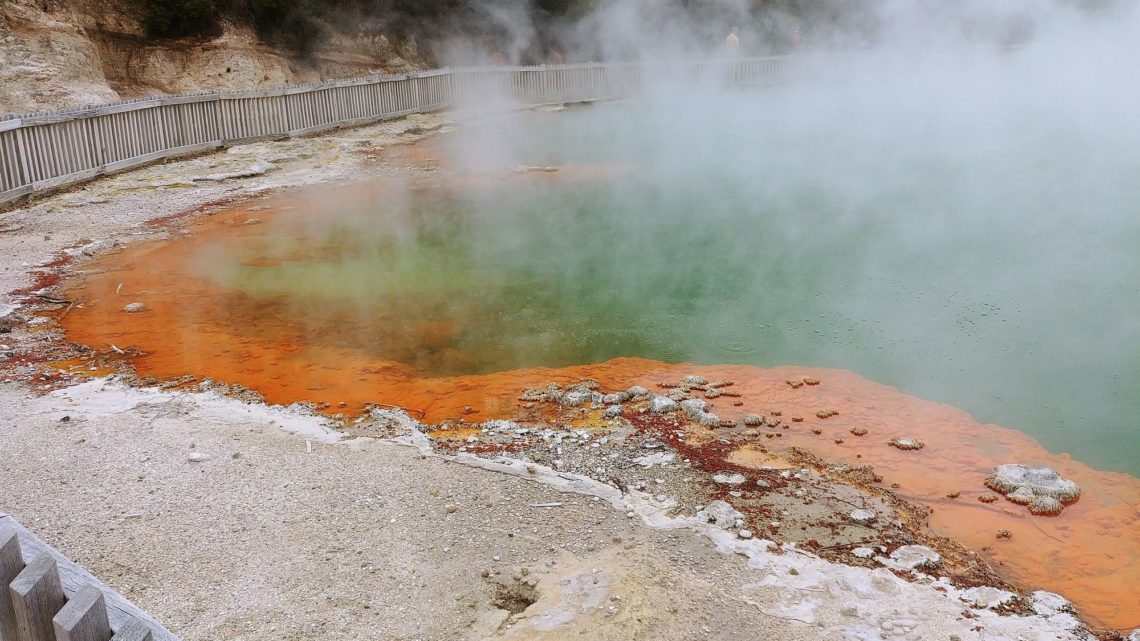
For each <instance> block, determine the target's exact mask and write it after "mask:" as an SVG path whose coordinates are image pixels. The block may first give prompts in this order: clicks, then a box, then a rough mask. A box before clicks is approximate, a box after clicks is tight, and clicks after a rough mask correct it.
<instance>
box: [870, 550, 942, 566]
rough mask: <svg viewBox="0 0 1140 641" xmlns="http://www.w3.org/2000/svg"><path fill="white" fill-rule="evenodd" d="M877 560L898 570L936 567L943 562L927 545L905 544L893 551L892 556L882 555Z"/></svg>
mask: <svg viewBox="0 0 1140 641" xmlns="http://www.w3.org/2000/svg"><path fill="white" fill-rule="evenodd" d="M875 560H876V561H878V562H879V563H882V564H883V565H885V566H887V567H889V568H894V569H896V570H918V569H923V568H936V567H938V566H939V565H941V564H942V557H940V556H938V553H937V552H935V551H934V550H931V549H930V548H928V547H926V546H925V545H904V546H901V547H899V548H898V549H897V550H895V551H894V552H891V555H890V558H886V557H881V556H880V557H875Z"/></svg>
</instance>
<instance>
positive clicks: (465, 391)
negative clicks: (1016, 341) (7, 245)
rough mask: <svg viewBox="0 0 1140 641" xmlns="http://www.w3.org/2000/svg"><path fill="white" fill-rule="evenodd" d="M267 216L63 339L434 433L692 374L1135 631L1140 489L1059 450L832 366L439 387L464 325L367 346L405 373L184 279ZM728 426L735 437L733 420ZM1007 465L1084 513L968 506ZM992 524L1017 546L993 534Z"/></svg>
mask: <svg viewBox="0 0 1140 641" xmlns="http://www.w3.org/2000/svg"><path fill="white" fill-rule="evenodd" d="M266 215H267V214H266V213H263V212H260V211H259V212H252V211H249V210H243V209H241V208H238V209H234V210H228V211H225V212H222V213H220V214H216V215H213V216H210V217H207V218H206V219H204V220H202V221H201V222H199V223H195V224H194V225H193V228H192V229H193V232H194V234H193V235H192V236H190V237H187V238H184V239H181V240H179V241H178V242H172V243H144V244H140V245H138V246H135V247H132V248H129V249H128V250H126V251H124V252H122V253H121V254H118V255H114V256H109V257H107V258H104V259H102V260H100V261H99V262H98V264H97V265H96V266H95V267H96V269H92V270H89V273H91V275H90V276H89V277H88V278H87V279H86V280H84V281H82V282H80V283H77V284H75V285H73V287H72V289H71V291H70V293H69V295H68V296H69V298H70V299H72V300H75V301H78V302H79V305H77V306H76V307H75V308H74V309H73V310H72V311H71V312H70V313H69V314H68V315H66V317H65V318H63V319H62V324H63V326H64V328H65V330H66V332H67V335H68V340H70V341H74V342H78V343H82V344H86V345H89V346H91V347H92V348H94V349H95V350H96V351H97V352H100V353H105V352H107V351H108V350H111V349H112V348H111V346H112V345H114V346H115V347H116V348H119V349H124V350H125V349H127V348H138V349H140V350H141V351H142V352H143V354H144V355H142V356H138V357H136V358H135V359H134V365H135V367H136V369H137V371H138V374H139V375H140V376H154V377H157V378H159V379H173V378H176V377H180V376H183V375H193V376H196V377H199V378H206V377H209V378H213V379H215V380H220V381H224V382H227V383H238V384H241V385H245V386H247V387H249V388H252V389H254V390H256V391H258V392H260V393H261V394H262V395H264V397H265V399H266V400H267V401H268V402H270V403H280V404H288V403H292V402H295V401H301V400H305V401H312V402H315V403H318V404H327V407H328V408H329V411H331V412H343V413H346V414H351V413H353V412H357V411H359V410H360V409H361V408H362V407H363V405H364V404H366V403H384V404H390V405H398V406H401V407H405V408H408V409H409V410H411V411H412V412H413V413H415V414H416V415H417V416H418V417H419V418H422V419H423V420H425V421H427V422H438V421H442V420H445V419H456V418H459V417H466V419H467V420H469V421H479V420H485V419H490V418H506V417H511V416H513V415H515V413H516V412H517V411H518V410H519V408H520V403H519V401H518V396H519V394H520V392H521V391H522V390H523V389H524V388H526V387H544V386H545V385H546V384H548V383H551V382H557V383H572V382H575V381H577V380H579V379H581V378H592V379H595V380H597V381H598V382H599V383H600V384H601V386H602V387H603V388H604V389H625V388H626V387H628V386H630V385H635V384H637V385H642V386H644V387H647V388H649V389H650V390H655V391H660V392H663V391H664V390H661V389H660V388H658V386H657V384H658V382H660V381H673V382H676V381H677V380H678V379H679V378H680V377H681V376H682V375H685V374H699V375H701V376H704V377H706V378H707V379H709V380H710V381H721V380H727V381H733V383H734V384H733V385H732V386H731V388H726V389H730V390H731V392H733V393H735V394H739V395H740V396H739V397H735V396H723V397H720V398H715V399H711V400H710V402H711V403H712V404H713V411H714V412H716V413H717V414H718V415H719V416H720V417H721V418H722V419H733V420H736V421H738V422H739V421H742V419H743V417H744V416H745V415H746V414H759V415H763V416H773V415H776V413H777V412H778V413H779V414H778V416H779V418H780V419H781V420H782V423H783V424H782V425H780V426H778V427H774V428H773V427H767V426H765V427H761V428H759V429H760V430H761V431H762V432H766V433H774V434H773V438H771V439H770V440H765V441H764V443H765V445H767V446H768V447H769V448H771V449H775V450H779V449H782V448H788V447H792V446H796V447H801V448H806V449H808V450H810V451H811V452H813V453H815V454H817V455H818V456H820V457H823V458H824V459H826V460H829V461H832V462H836V463H847V464H850V465H872V466H874V469H875V471H876V472H877V473H878V474H880V475H882V477H883V481H882V483H883V485H884V486H894V485H895V484H897V488H896V489H895V491H896V492H898V493H899V494H900V495H902V496H904V497H906V498H909V499H911V500H913V501H915V502H917V503H919V504H921V505H925V506H927V507H929V508H931V509H932V510H933V512H932V514H931V527H932V529H933V531H934V532H935V533H936V534H939V535H944V536H949V537H952V538H955V539H957V540H959V541H962V542H963V543H965V544H967V545H969V546H971V547H973V548H975V549H978V550H983V551H984V553H985V554H986V555H987V556H988V558H989V559H990V560H992V561H994V562H995V563H996V564H997V565H998V566H999V567H1001V568H1002V569H1003V570H1004V571H1005V572H1007V573H1008V575H1009V576H1010V578H1012V579H1013V580H1014V581H1017V582H1020V583H1021V584H1023V585H1024V586H1025V587H1026V588H1034V589H1037V588H1040V589H1045V590H1049V591H1053V592H1058V593H1061V594H1063V595H1065V596H1066V597H1067V598H1069V599H1071V600H1072V601H1073V602H1074V603H1075V604H1076V605H1077V606H1078V608H1079V609H1080V612H1081V614H1082V615H1083V616H1085V617H1086V618H1087V619H1088V620H1090V621H1091V622H1092V623H1094V624H1097V625H1101V626H1105V627H1111V628H1115V629H1124V630H1127V629H1131V628H1133V627H1137V626H1140V589H1138V587H1137V586H1140V512H1138V509H1140V480H1138V479H1136V478H1133V477H1130V476H1128V475H1125V474H1119V473H1108V472H1101V471H1097V470H1094V469H1091V468H1089V467H1087V466H1085V465H1083V464H1082V463H1080V462H1079V461H1075V460H1073V459H1072V458H1070V457H1069V456H1067V455H1065V454H1056V453H1052V452H1048V451H1046V450H1045V449H1044V448H1042V447H1041V445H1039V444H1038V443H1037V442H1036V441H1034V440H1033V439H1032V438H1030V437H1028V436H1026V435H1024V434H1022V433H1020V432H1017V431H1014V430H1011V429H1006V428H1003V427H999V426H996V425H982V424H979V423H977V422H975V421H974V420H972V419H971V418H970V417H969V416H968V415H967V414H966V413H965V412H963V411H960V410H957V409H955V408H953V407H949V406H946V405H941V404H938V403H934V402H930V401H926V400H922V399H918V398H914V397H911V396H908V395H906V394H903V393H901V392H899V391H898V390H896V389H894V388H891V387H887V386H884V385H880V384H877V383H874V382H871V381H868V380H865V379H863V378H861V377H859V376H857V375H856V374H853V373H851V372H847V371H840V370H828V369H811V368H802V367H792V366H785V367H776V368H772V369H760V368H757V367H751V366H716V365H714V366H701V365H688V364H680V365H667V364H663V363H660V362H657V361H650V360H644V359H637V358H619V359H614V360H611V361H608V362H605V363H600V364H592V365H582V366H575V367H566V368H560V369H549V368H533V369H522V370H513V371H506V372H500V373H495V374H485V375H469V376H455V377H445V378H440V377H435V378H432V377H430V376H427V375H425V374H423V372H424V371H429V370H430V369H431V367H430V365H431V363H432V359H457V358H462V357H463V355H461V354H450V353H448V350H449V349H450V348H449V345H450V343H451V341H450V337H451V335H452V334H453V333H454V332H455V331H456V330H455V328H454V327H452V326H450V325H448V324H447V323H441V322H433V321H431V320H428V319H424V320H414V319H409V320H408V321H407V323H409V324H410V325H411V326H412V327H411V329H412V330H413V331H403V332H393V333H390V334H383V333H381V334H378V335H377V336H375V337H373V340H375V341H391V342H392V343H393V344H391V345H388V346H387V349H385V350H383V351H382V352H381V353H394V354H405V353H406V354H408V355H409V357H414V358H418V359H420V361H419V362H418V363H417V365H419V366H413V365H409V364H406V362H401V361H398V360H383V359H378V358H376V357H374V356H370V355H369V354H366V353H364V352H363V351H361V350H359V349H357V348H354V347H353V346H352V342H351V341H349V340H344V338H345V337H344V336H339V335H338V332H337V331H335V330H331V331H329V332H328V333H326V334H321V335H312V334H311V333H306V331H305V330H304V325H303V324H302V323H298V322H296V319H295V317H294V316H293V314H295V313H296V307H295V306H293V307H284V306H279V305H277V304H275V301H273V300H261V301H250V300H246V299H245V297H244V295H243V294H241V293H239V292H232V291H225V290H221V289H218V288H216V287H215V286H214V285H212V284H211V283H210V282H209V281H208V280H207V279H205V278H199V277H196V276H194V275H193V270H191V269H189V266H190V264H191V261H192V260H194V259H195V257H196V256H198V254H199V251H200V250H201V249H202V247H203V246H204V245H205V243H207V242H210V241H211V240H212V241H213V242H219V241H218V236H219V235H225V236H228V237H237V236H239V235H242V234H256V233H258V227H259V226H258V225H255V224H243V223H246V222H247V221H250V220H251V219H260V218H262V217H263V216H266ZM221 242H224V241H221ZM293 258H294V257H289V256H284V257H280V256H275V257H273V258H272V259H270V258H266V259H265V260H267V261H268V260H289V259H293ZM295 258H296V259H301V260H303V259H305V257H295ZM92 272H93V273H92ZM133 302H142V303H144V304H145V305H146V309H145V310H144V311H141V312H136V313H128V312H126V311H124V307H125V306H126V305H127V304H129V303H133ZM370 353H372V354H374V353H377V351H375V350H373V351H371V352H370ZM424 359H426V360H424ZM407 362H410V361H407ZM805 378H808V379H818V384H798V385H793V384H795V383H796V382H802V381H803V380H804V379H805ZM812 383H816V381H812ZM737 402H739V403H741V404H740V405H739V406H738V405H735V403H737ZM825 416H826V418H823V417H825ZM795 419H800V420H795ZM700 429H704V428H700ZM733 429H745V428H744V426H743V425H742V424H741V425H740V426H739V427H737V428H733ZM775 433H778V434H779V437H778V438H776V437H775ZM901 438H907V439H917V440H918V441H921V442H923V444H924V447H922V448H921V449H912V450H903V449H899V448H896V447H892V446H890V445H888V442H889V441H891V440H892V439H901ZM752 458H755V457H752ZM734 460H739V461H740V462H741V463H742V464H747V461H748V460H752V459H751V458H750V457H749V455H748V453H747V452H745V453H741V455H740V456H739V457H737V458H736V459H734ZM755 460H757V461H760V460H761V459H755ZM1002 463H1025V464H1030V465H1036V466H1040V465H1047V466H1050V467H1052V468H1055V469H1056V470H1057V471H1058V472H1059V473H1060V474H1061V475H1062V476H1063V477H1065V478H1067V479H1071V480H1073V481H1076V482H1077V483H1078V484H1079V485H1080V487H1081V489H1082V494H1081V497H1080V500H1079V501H1077V502H1076V503H1075V504H1072V505H1070V506H1068V507H1067V508H1066V509H1065V510H1064V511H1063V512H1062V513H1061V514H1060V515H1059V516H1055V517H1044V516H1032V515H1030V514H1029V512H1028V510H1027V509H1026V508H1025V507H1023V506H1020V505H1016V504H1014V503H1012V502H1009V501H1007V500H1005V499H1004V498H1002V499H999V500H998V501H996V502H993V503H989V504H986V503H982V502H980V501H979V500H978V497H979V496H981V495H983V494H987V493H989V492H990V491H989V490H987V489H986V487H985V485H984V481H985V479H986V477H987V475H988V473H989V471H990V470H991V469H992V468H993V466H995V465H998V464H1002ZM948 495H949V496H955V498H948ZM1002 529H1004V530H1008V531H1009V532H1010V533H1012V537H1011V538H1002V539H998V538H996V536H995V534H996V532H997V531H998V530H1002Z"/></svg>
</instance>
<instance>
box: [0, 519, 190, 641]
mask: <svg viewBox="0 0 1140 641" xmlns="http://www.w3.org/2000/svg"><path fill="white" fill-rule="evenodd" d="M0 641H178V638H177V637H175V636H174V635H173V634H171V633H170V632H169V631H168V630H166V628H164V627H162V625H160V624H159V623H158V622H157V621H155V620H154V619H153V618H151V617H150V615H148V614H146V613H145V612H143V611H141V610H139V609H138V608H137V607H135V606H134V605H133V604H131V603H130V602H129V601H127V600H126V599H124V598H123V597H122V595H120V594H119V593H118V592H115V591H114V590H112V589H110V588H108V587H107V586H105V585H103V584H102V583H101V582H99V580H98V579H96V578H95V577H93V576H91V575H90V574H88V573H87V572H86V571H85V570H83V568H80V567H79V566H77V565H75V564H74V563H72V562H71V561H69V560H68V559H67V558H66V557H64V556H63V555H62V554H60V553H59V552H57V551H55V550H54V549H52V548H51V547H50V546H48V545H47V544H46V543H44V542H43V541H42V540H40V539H39V538H38V537H37V536H36V535H34V534H32V533H31V532H30V531H28V530H27V529H26V528H24V527H23V526H21V525H20V524H19V523H17V522H16V520H15V519H13V518H12V517H11V516H8V515H6V514H0Z"/></svg>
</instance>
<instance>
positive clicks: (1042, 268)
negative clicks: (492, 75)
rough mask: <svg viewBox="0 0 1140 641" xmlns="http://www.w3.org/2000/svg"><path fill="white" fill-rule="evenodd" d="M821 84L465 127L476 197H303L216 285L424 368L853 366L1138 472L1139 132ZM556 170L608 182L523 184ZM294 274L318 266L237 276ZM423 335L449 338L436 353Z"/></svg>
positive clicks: (450, 156) (425, 191) (448, 158)
mask: <svg viewBox="0 0 1140 641" xmlns="http://www.w3.org/2000/svg"><path fill="white" fill-rule="evenodd" d="M828 91H829V92H830V93H827V94H824V95H825V96H826V97H827V98H828V99H827V100H823V99H821V97H820V93H819V90H818V89H812V90H809V89H803V88H796V87H785V88H767V89H764V90H762V91H749V92H729V93H726V94H724V95H722V96H720V97H719V100H718V101H717V104H716V105H715V106H708V105H702V104H696V103H695V101H686V100H678V101H676V102H675V103H673V104H672V105H671V106H670V107H668V108H660V107H656V108H653V109H650V108H649V107H648V106H647V105H648V104H649V103H648V102H647V103H630V104H624V105H608V106H595V107H592V108H584V109H574V110H567V111H563V112H558V113H546V114H531V115H527V116H518V117H511V118H502V119H488V120H483V121H479V122H473V123H468V124H466V125H465V126H463V127H462V129H461V130H460V131H458V132H456V133H453V134H447V135H445V136H443V137H442V138H440V139H439V140H438V142H437V144H438V145H439V147H440V154H441V155H442V156H444V157H445V162H444V165H445V166H446V167H449V169H448V170H447V171H478V172H485V173H483V174H480V175H481V177H480V178H478V179H475V180H470V181H464V182H462V183H452V184H450V186H436V187H425V188H412V187H407V188H406V189H404V190H402V191H399V193H398V194H396V195H395V196H394V195H393V192H392V187H391V185H390V184H386V185H385V187H384V188H383V189H377V190H376V191H375V192H368V191H366V190H365V191H361V190H351V191H346V192H345V193H344V195H343V196H337V195H336V192H333V194H331V195H330V194H327V193H325V194H323V195H322V196H321V197H319V198H313V199H308V200H306V199H301V200H300V201H299V202H300V203H301V205H300V206H299V207H298V209H296V210H294V211H292V212H289V213H287V214H284V215H282V217H281V218H280V219H278V220H275V221H273V222H272V223H271V224H268V225H265V226H264V230H263V233H262V235H260V236H250V237H248V238H244V239H242V240H240V241H234V242H232V243H231V244H230V246H229V247H228V248H227V249H226V250H225V251H224V252H221V251H220V250H216V249H215V250H210V251H207V253H206V254H205V257H206V260H203V263H202V264H203V267H202V268H203V269H207V271H208V273H209V274H210V275H211V276H212V277H213V278H215V279H216V280H217V281H218V283H219V284H221V285H223V286H225V287H228V288H232V289H234V290H237V291H240V292H243V293H244V294H246V295H248V296H250V297H252V298H253V299H255V300H265V301H272V304H273V305H274V306H275V307H276V308H277V309H278V311H281V310H285V311H284V312H283V313H285V314H286V316H288V317H289V318H291V319H293V320H292V321H291V322H295V323H297V324H299V325H300V326H303V327H304V328H305V331H306V332H307V333H308V335H310V336H311V337H312V340H313V341H315V342H329V343H336V344H344V345H350V346H353V347H355V348H359V349H362V350H367V351H372V352H374V353H376V354H377V355H380V356H385V357H390V358H397V359H400V360H403V361H406V362H410V363H411V364H413V365H416V366H419V367H422V368H424V369H426V370H429V371H431V372H432V373H437V374H456V373H469V372H491V371H499V370H504V369H510V368H517V367H526V366H535V365H550V366H559V365H568V364H578V363H589V362H597V361H602V360H605V359H609V358H612V357H615V356H623V355H635V356H644V357H648V358H654V359H660V360H665V361H671V362H676V361H686V360H687V361H693V362H698V363H751V364H756V365H760V366H774V365H781V364H801V365H810V366H821V367H834V368H843V369H849V370H852V371H854V372H856V373H858V374H860V375H862V376H865V377H867V378H869V379H872V380H875V381H879V382H882V383H886V384H890V385H894V386H897V387H899V388H900V389H902V390H903V391H905V392H908V393H910V394H914V395H917V396H921V397H924V398H928V399H933V400H937V401H941V402H946V403H949V404H952V405H955V406H958V407H961V408H963V409H964V410H966V411H968V412H969V413H971V414H972V415H973V416H974V417H975V418H977V419H978V420H981V421H986V422H995V423H999V424H1002V425H1005V426H1008V427H1013V428H1016V429H1020V430H1023V431H1025V432H1028V433H1029V434H1031V435H1033V436H1034V437H1036V438H1037V439H1039V440H1040V441H1042V442H1043V443H1044V444H1045V445H1046V446H1047V447H1048V448H1050V449H1052V450H1055V451H1065V452H1070V453H1072V454H1073V456H1075V457H1076V458H1079V459H1081V460H1084V461H1086V462H1088V463H1090V464H1092V465H1094V466H1097V467H1101V468H1105V469H1112V470H1120V471H1125V472H1128V473H1131V474H1133V475H1140V456H1137V455H1138V453H1140V429H1138V428H1137V416H1140V394H1138V393H1137V392H1138V389H1137V381H1140V350H1138V346H1140V321H1138V320H1137V314H1138V312H1140V154H1137V153H1135V152H1134V149H1136V148H1140V147H1132V145H1133V144H1134V143H1135V142H1137V139H1138V138H1137V136H1136V131H1137V130H1136V127H1135V126H1134V125H1126V126H1123V127H1121V126H1120V125H1121V123H1119V122H1109V123H1108V124H1107V125H1105V126H1103V127H1102V126H1099V125H1097V124H1096V123H1095V122H1094V123H1092V124H1089V123H1088V122H1086V121H1085V119H1084V115H1085V114H1083V113H1082V114H1072V113H1068V112H1064V111H1063V110H1062V111H1050V110H1049V109H1045V108H1037V109H1035V110H1034V109H1030V107H1032V106H1033V104H1031V103H1032V101H1031V100H1030V98H1032V96H1027V97H1025V98H1024V100H1023V101H1019V100H1015V99H1011V98H1010V97H1009V96H1001V95H998V96H994V97H991V98H989V99H985V98H983V99H977V98H976V96H974V97H970V99H969V100H967V96H963V95H959V93H960V88H959V87H955V86H950V87H943V86H939V87H933V88H930V89H929V91H930V92H931V93H933V94H934V95H932V96H925V97H923V99H922V100H917V99H916V100H912V101H910V102H908V101H906V100H901V101H900V100H899V96H898V94H899V93H900V92H895V93H894V94H890V95H882V96H879V95H867V94H866V93H864V92H861V91H855V90H849V89H845V88H843V87H832V88H831V89H828ZM931 101H936V102H931ZM954 101H958V103H955V102H954ZM977 102H980V103H982V104H975V103H977ZM1023 102H1024V104H1023ZM945 103H950V106H951V107H952V108H948V107H946V106H945ZM932 104H933V105H935V106H933V107H932V106H931V105H932ZM564 164H575V165H605V166H608V167H611V168H612V170H611V171H606V172H601V173H600V174H598V175H594V176H590V177H588V178H571V176H570V170H569V169H567V170H566V172H567V173H566V176H565V177H564V178H561V179H559V178H557V177H550V176H539V175H521V176H519V175H512V174H511V172H510V171H509V169H510V168H512V167H514V166H516V165H564ZM496 172H498V173H496ZM460 185H462V186H460ZM286 254H302V255H308V256H311V257H312V258H309V259H306V260H292V261H289V260H287V261H284V262H281V263H280V264H276V265H269V266H257V267H253V266H243V265H242V264H241V261H242V260H245V259H249V258H252V257H256V256H274V255H286ZM207 266H208V267H207ZM291 300H296V301H297V304H296V308H295V309H293V310H292V313H291V312H290V309H291V308H290V303H289V301H291ZM433 322H442V323H445V324H447V326H449V327H453V328H454V332H453V334H451V335H449V336H447V337H446V338H445V339H443V340H442V342H441V343H438V344H431V345H430V346H426V347H425V346H424V345H423V338H422V335H421V334H422V332H423V326H424V324H425V323H433ZM418 333H420V334H418ZM417 337H418V338H417ZM417 341H419V342H417ZM429 342H430V341H429ZM417 346H419V347H417Z"/></svg>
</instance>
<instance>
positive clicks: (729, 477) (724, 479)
mask: <svg viewBox="0 0 1140 641" xmlns="http://www.w3.org/2000/svg"><path fill="white" fill-rule="evenodd" d="M747 480H748V479H747V478H745V477H744V475H743V474H716V475H714V476H713V482H714V483H717V484H719V485H740V484H741V483H743V482H745V481H747Z"/></svg>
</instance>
